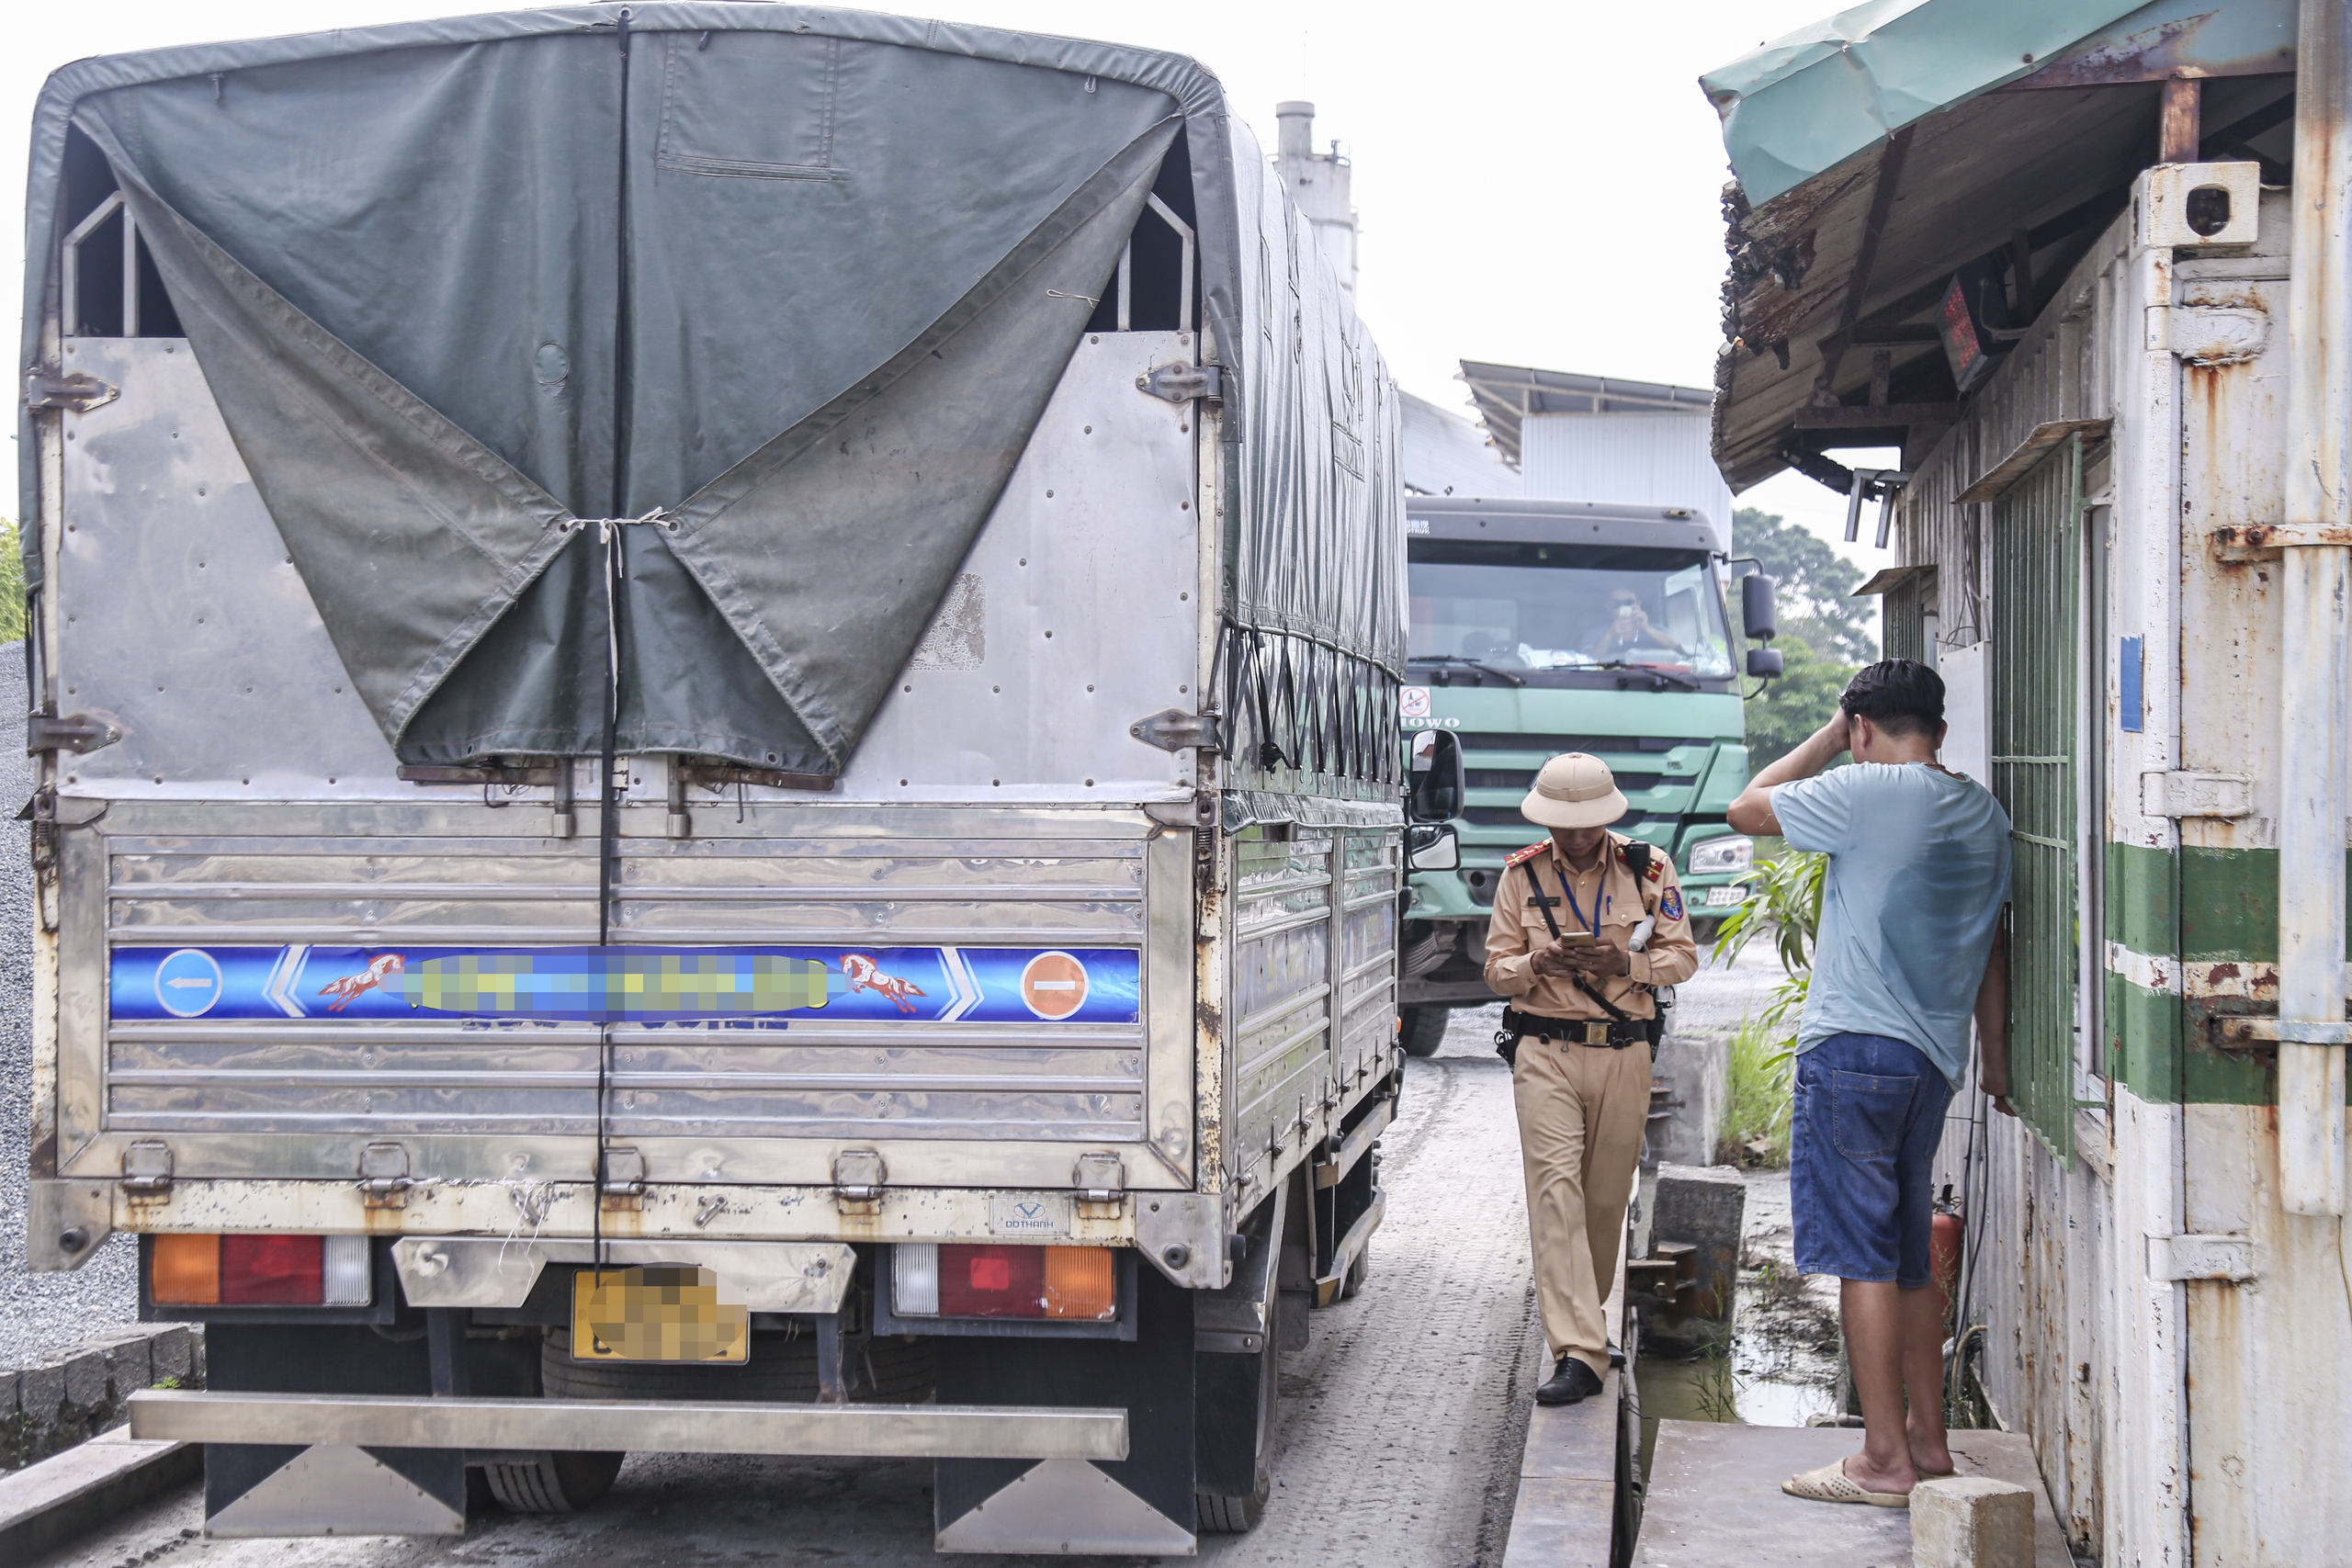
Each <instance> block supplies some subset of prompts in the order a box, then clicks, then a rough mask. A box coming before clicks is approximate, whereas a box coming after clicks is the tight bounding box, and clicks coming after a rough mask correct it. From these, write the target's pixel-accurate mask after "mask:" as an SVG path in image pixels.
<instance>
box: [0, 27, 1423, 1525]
mask: <svg viewBox="0 0 2352 1568" xmlns="http://www.w3.org/2000/svg"><path fill="white" fill-rule="evenodd" d="M30 200H31V214H30V233H31V243H30V245H29V247H28V257H29V273H30V276H29V280H28V294H27V302H28V308H27V311H26V334H27V336H26V341H25V345H24V354H25V362H26V363H27V364H28V366H29V367H32V371H31V376H30V379H29V382H28V399H27V404H28V413H27V415H26V421H25V425H24V431H23V435H24V439H23V442H22V446H23V450H24V454H25V459H26V461H25V467H24V484H25V491H24V511H23V513H22V514H23V516H24V517H25V518H26V520H27V524H28V526H27V528H26V539H27V567H28V581H29V583H30V584H31V594H32V600H31V605H32V611H33V623H32V624H33V628H34V630H33V635H32V636H31V637H30V638H29V639H28V649H29V656H30V658H31V660H32V665H33V667H32V671H31V681H32V686H31V690H32V692H33V694H34V700H35V702H36V703H37V705H38V711H37V712H36V713H35V714H34V715H33V716H32V719H31V725H30V738H31V743H32V745H33V747H34V748H35V750H36V751H37V752H38V754H39V756H40V775H39V789H38V793H37V795H36V796H35V798H34V802H33V805H32V807H31V808H30V816H31V818H32V822H33V828H32V833H33V844H34V849H33V857H34V863H35V866H36V869H37V875H38V898H39V919H38V921H37V927H38V929H37V931H36V932H35V935H34V964H35V970H36V973H37V975H38V976H39V980H38V982H37V984H38V988H39V998H38V1013H37V1031H38V1045H37V1051H36V1061H37V1066H36V1069H35V1071H36V1078H35V1082H34V1085H33V1090H34V1094H33V1100H34V1107H35V1110H34V1115H35V1126H34V1129H33V1143H32V1148H33V1154H32V1162H33V1164H32V1175H33V1182H32V1203H31V1216H30V1240H29V1247H30V1252H31V1256H32V1259H33V1263H34V1266H35V1267H37V1268H47V1269H63V1268H72V1267H74V1266H75V1265H77V1264H79V1263H80V1262H82V1261H83V1260H84V1259H85V1258H88V1257H90V1256H91V1255H92V1254H93V1253H94V1252H95V1251H96V1249H97V1248H98V1247H99V1246H100V1244H101V1243H102V1242H103V1241H104V1240H105V1239H106V1238H107V1236H108V1235H109V1233H113V1232H130V1233H136V1235H137V1237H138V1247H139V1259H140V1280H141V1312H142V1314H144V1315H146V1316H148V1317H150V1318H173V1319H195V1320H200V1321H203V1322H205V1323H207V1324H208V1325H209V1338H208V1345H209V1350H208V1356H209V1386H208V1387H207V1388H206V1389H205V1390H203V1391H201V1392H192V1391H183V1392H176V1393H150V1394H145V1395H141V1396H140V1398H139V1399H138V1401H137V1402H136V1404H135V1406H134V1409H133V1414H132V1416H131V1421H132V1427H133V1430H134V1432H136V1433H138V1434H140V1435H142V1436H169V1437H175V1438H185V1439H188V1440H193V1441H198V1442H202V1443H204V1444H206V1445H207V1448H206V1482H205V1485H206V1502H205V1506H206V1515H207V1525H208V1529H210V1530H211V1531H213V1532H214V1533H216V1534H222V1535H273V1534H300V1533H306V1532H318V1531H334V1532H338V1533H342V1532H348V1531H354V1530H358V1531H384V1532H395V1533H398V1532H409V1533H428V1534H429V1533H451V1532H456V1531H459V1530H461V1529H463V1528H464V1519H465V1506H466V1497H467V1493H468V1478H469V1472H479V1473H480V1474H481V1476H482V1477H483V1478H485V1480H486V1482H487V1487H488V1490H489V1491H490V1492H491V1493H492V1494H493V1495H495V1496H496V1497H497V1498H498V1499H499V1500H500V1501H501V1502H503V1504H504V1505H505V1506H508V1507H510V1508H519V1509H571V1508H576V1507H580V1506H586V1505H587V1504H589V1503H590V1502H592V1501H593V1500H594V1498H595V1496H596V1495H598V1494H600V1493H601V1492H602V1491H603V1490H604V1489H605V1487H606V1486H607V1485H609V1483H611V1481H612V1479H613V1477H614V1474H615V1472H616V1469H617V1467H618V1464H619V1461H620V1457H621V1456H622V1455H623V1454H625V1453H627V1452H628V1451H630V1450H669V1451H679V1450H692V1451H721V1452H749V1453H820V1454H847V1455H885V1456H915V1457H929V1458H932V1459H933V1460H935V1461H936V1463H937V1474H936V1485H935V1496H936V1515H937V1540H938V1544H939V1546H940V1547H941V1548H942V1549H943V1550H947V1551H1045V1552H1096V1551H1114V1552H1122V1553H1125V1552H1137V1553H1147V1554H1148V1553H1160V1554H1168V1553H1174V1554H1182V1553H1186V1552H1189V1551H1192V1550H1193V1546H1194V1542H1195V1538H1196V1534H1197V1532H1199V1531H1201V1530H1203V1529H1240V1528H1246V1527H1247V1526H1248V1525H1249V1524H1250V1523H1251V1522H1253V1521H1254V1520H1255V1519H1256V1517H1258V1513H1259V1511H1260V1510H1261V1508H1262V1507H1263V1506H1264V1504H1265V1500H1266V1496H1267V1491H1268V1486H1269V1471H1268V1466H1269V1463H1270V1460H1271V1455H1270V1452H1269V1434H1270V1432H1271V1430H1272V1419H1273V1410H1274V1404H1275V1399H1276V1394H1277V1382H1276V1379H1275V1373H1274V1357H1275V1352H1276V1350H1277V1348H1278V1347H1281V1346H1283V1345H1284V1344H1285V1343H1287V1344H1291V1345H1294V1346H1295V1344H1297V1343H1299V1342H1301V1341H1302V1339H1303V1337H1304V1335H1305V1334H1306V1308H1308V1307H1310V1306H1312V1305H1314V1304H1317V1303H1328V1302H1330V1301H1332V1300H1334V1299H1336V1298H1337V1297H1339V1296H1340V1295H1342V1294H1345V1293H1349V1292H1352V1291H1353V1289H1354V1288H1355V1287H1356V1285H1357V1284H1358V1282H1359V1281H1361V1280H1362V1279H1363V1274H1364V1270H1365V1247H1366V1241H1367V1238H1368V1237H1369V1235H1371V1233H1372V1231H1373V1229H1374V1227H1375V1226H1376V1225H1377V1224H1378V1223H1379V1219H1380V1215H1381V1212H1382V1201H1381V1197H1380V1194H1379V1192H1378V1191H1377V1190H1376V1189H1375V1187H1374V1161H1373V1160H1372V1158H1371V1157H1370V1150H1371V1146H1372V1145H1373V1143H1374V1140H1375V1139H1376V1138H1377V1137H1378V1136H1379V1134H1380V1132H1381V1130H1382V1128H1383V1127H1384V1126H1385V1124H1386V1122H1387V1119H1388V1117H1389V1115H1390V1112H1391V1108H1392V1106H1393V1104H1394V1095H1395V1091H1396V1086H1397V1067H1398V1063H1399V1057H1398V1055H1397V1050H1396V1047H1395V1043H1394V1040H1395V1034H1394V1031H1395V1017H1396V1011H1395V1009H1396V994H1395V977H1394V976H1395V956H1394V954H1395V942H1396V930H1397V924H1396V922H1397V901H1398V897H1399V894H1400V891H1401V886H1400V884H1401V879H1402V874H1403V870H1402V865H1401V863H1400V858H1401V841H1400V840H1401V838H1402V831H1403V829H1402V820H1403V818H1402V814H1401V809H1400V805H1399V792H1400V789H1401V787H1402V784H1403V782H1404V780H1403V776H1402V774H1403V766H1402V760H1401V758H1400V756H1399V749H1398V747H1397V743H1396V731H1395V728H1394V721H1393V718H1392V717H1391V716H1392V715H1393V714H1394V712H1395V711H1396V706H1395V705H1396V703H1397V691H1398V687H1399V677H1400V675H1401V673H1402V670H1403V658H1404V630H1403V625H1402V607H1403V567H1404V563H1403V558H1402V547H1403V537H1404V532H1403V524H1402V518H1401V515H1400V512H1399V507H1400V504H1401V491H1400V489H1399V487H1398V485H1397V481H1396V480H1395V479H1394V477H1393V468H1392V464H1393V456H1394V453H1395V449H1396V411H1395V399H1394V394H1393V392H1392V390H1391V389H1390V386H1389V381H1388V378H1387V375H1386V373H1385V368H1384V367H1383V365H1382V363H1381V360H1380V358H1379V356H1378V355H1377V353H1376V351H1375V350H1374V347H1373V345H1372V344H1371V343H1370V341H1369V340H1368V339H1367V338H1366V336H1365V335H1364V333H1363V329H1362V327H1361V326H1360V325H1359V324H1358V323H1357V322H1356V321H1355V320H1354V318H1353V315H1352V313H1351V310H1350V309H1349V307H1348V306H1347V304H1346V303H1345V300H1344V298H1343V296H1342V295H1341V294H1340V290H1339V289H1338V288H1337V286H1336V285H1335V284H1334V282H1333V280H1332V279H1331V277H1330V276H1329V272H1328V270H1327V269H1326V267H1325V265H1324V264H1323V262H1322V261H1321V259H1320V257H1319V256H1318V254H1317V250H1316V246H1315V243H1314V240H1313V237H1312V235H1311V233H1310V232H1309V231H1308V227H1307V225H1306V223H1305V222H1303V221H1302V220H1300V219H1299V217H1298V214H1297V212H1296V210H1295V209H1294V208H1293V207H1292V206H1291V205H1290V204H1289V203H1288V202H1287V200H1286V199H1285V197H1283V193H1282V192H1281V190H1280V188H1279V186H1278V185H1277V184H1276V182H1275V181H1274V180H1273V179H1272V177H1271V176H1270V174H1269V172H1268V170H1267V168H1266V165H1265V163H1264V160H1263V159H1262V158H1261V155H1260V153H1259V152H1258V150H1257V148H1256V147H1255V146H1254V145H1253V143H1252V142H1251V141H1250V136H1249V133H1248V131H1247V130H1244V129H1243V127H1242V122H1241V121H1240V119H1239V118H1238V117H1237V116H1235V115H1233V114H1232V113H1231V112H1230V110H1229V108H1228V107H1227V103H1226V101H1225V98H1224V96H1223V94H1222V91H1221V89H1220V88H1219V86H1218V85H1217V84H1216V80H1215V79H1214V78H1213V77H1211V76H1210V75H1209V74H1208V73H1206V72H1205V71H1204V70H1202V69H1201V68H1200V67H1198V66H1196V65H1194V64H1193V63H1192V62H1189V61H1186V60H1182V59H1179V58H1175V57H1171V56H1168V55H1161V54H1154V53H1149V52H1145V51H1136V50H1130V49H1124V48H1119V47H1114V46H1110V45H1103V44H1093V43H1081V42H1074V41H1070V40H1067V39H1050V38H1040V37H1023V36H1018V35H1014V34H1009V33H1002V32H994V31H989V30H987V29H981V28H953V27H947V26H944V25H941V24H936V23H926V22H916V21H905V20H899V19H897V18H893V17H879V16H871V15H865V14H861V13H855V12H836V11H819V10H803V9H798V8H796V7H793V6H731V5H728V6H721V5H697V4H681V5H658V4H657V5H638V6H629V7H622V6H576V7H571V8H562V9H553V10H543V11H533V12H527V13H517V14H514V15H509V16H501V17H476V18H469V19H465V20H459V21H448V22H437V23H429V24H416V25H405V26H397V27H388V28H379V29H374V30H366V31H345V32H338V33H334V34H322V35H319V36H317V37H313V38H298V39H281V40H276V41H269V42H259V43H242V44H226V45H219V46H206V47H195V48H187V49H179V50H173V51H164V52H160V53H154V54H146V55H137V56H126V57H120V58H113V59H103V60H96V61H90V62H83V63H81V64H77V65H74V66H71V67H68V68H67V69H65V70H63V71H61V72H60V73H57V74H56V75H55V76H53V77H52V78H51V81H50V83H49V85H48V86H47V88H46V90H45V91H44V93H43V95H42V96H41V99H40V107H39V110H38V115H37V118H36V121H35V125H34V135H33V157H32V175H31V184H30Z"/></svg>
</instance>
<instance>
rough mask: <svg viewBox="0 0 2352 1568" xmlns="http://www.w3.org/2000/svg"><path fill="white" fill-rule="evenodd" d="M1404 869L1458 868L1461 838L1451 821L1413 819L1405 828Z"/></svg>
mask: <svg viewBox="0 0 2352 1568" xmlns="http://www.w3.org/2000/svg"><path fill="white" fill-rule="evenodd" d="M1405 869H1406V870H1407V871H1408V872H1412V871H1460V870H1461V869H1462V840H1460V839H1458V838H1456V837H1454V834H1453V823H1451V822H1416V823H1414V824H1413V825H1412V826H1411V827H1409V828H1408V829H1405Z"/></svg>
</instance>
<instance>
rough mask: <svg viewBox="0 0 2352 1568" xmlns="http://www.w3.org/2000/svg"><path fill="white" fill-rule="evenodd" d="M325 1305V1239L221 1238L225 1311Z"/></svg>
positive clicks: (222, 1296)
mask: <svg viewBox="0 0 2352 1568" xmlns="http://www.w3.org/2000/svg"><path fill="white" fill-rule="evenodd" d="M325 1299H326V1238H325V1237H324V1236H316V1235H224V1236H222V1237H221V1238H220V1302H221V1304H222V1305H224V1306H262V1305H269V1306H277V1305H316V1304H317V1303H320V1302H322V1301H324V1300H325Z"/></svg>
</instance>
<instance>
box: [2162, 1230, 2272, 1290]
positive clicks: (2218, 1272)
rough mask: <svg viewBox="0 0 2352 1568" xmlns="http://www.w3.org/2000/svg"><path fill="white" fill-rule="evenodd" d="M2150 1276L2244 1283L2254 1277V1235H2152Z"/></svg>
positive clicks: (2167, 1278) (2165, 1278)
mask: <svg viewBox="0 0 2352 1568" xmlns="http://www.w3.org/2000/svg"><path fill="white" fill-rule="evenodd" d="M2148 1278H2149V1279H2151V1280H2228V1281H2229V1282H2231V1283H2233V1284H2243V1283H2244V1282H2245V1281H2246V1280H2251V1279H2253V1278H2254V1238H2253V1237H2251V1236H2245V1235H2150V1236H2149V1237H2148Z"/></svg>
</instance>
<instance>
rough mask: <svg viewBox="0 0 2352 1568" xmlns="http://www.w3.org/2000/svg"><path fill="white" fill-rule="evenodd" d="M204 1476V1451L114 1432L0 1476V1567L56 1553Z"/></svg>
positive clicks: (119, 1429) (125, 1431) (120, 1429)
mask: <svg viewBox="0 0 2352 1568" xmlns="http://www.w3.org/2000/svg"><path fill="white" fill-rule="evenodd" d="M203 1473H204V1449H203V1447H202V1445H200V1444H197V1443H169V1442H135V1441H133V1440H131V1438H130V1431H129V1428H127V1427H116V1428H115V1429H114V1430H113V1431H111V1432H107V1433H103V1434H101V1435H99V1436H98V1437H96V1438H91V1439H90V1440H89V1441H88V1442H86V1443H83V1444H80V1445H78V1446H77V1447H74V1448H71V1449H68V1450H65V1451H64V1452H63V1453H62V1454H59V1455H57V1456H56V1457H55V1458H53V1459H49V1460H45V1461H42V1462H40V1463H39V1464H35V1465H31V1466H28V1467H27V1468H26V1469H24V1470H20V1471H17V1472H15V1473H14V1474H11V1475H6V1476H0V1562H28V1561H30V1560H31V1559H32V1558H34V1557H36V1556H39V1555H40V1554H41V1553H43V1552H46V1551H54V1550H55V1549H56V1548H58V1547H60V1546H62V1545H63V1544H65V1543H66V1542H68V1541H70V1540H73V1539H74V1537H76V1536H79V1535H83V1534H85V1533H87V1532H88V1531H90V1530H93V1529H97V1528H99V1527H100V1526H101V1525H104V1524H106V1523H107V1522H108V1521H109V1520H112V1519H116V1518H119V1517H120V1516H121V1515H122V1513H123V1512H124V1511H125V1510H126V1509H129V1508H134V1507H137V1506H139V1505H141V1504H142V1503H145V1502H147V1501H149V1500H151V1499H152V1498H154V1497H158V1496H161V1495H163V1494H164V1493H165V1492H168V1491H170V1490H172V1489H173V1488H174V1487H176V1486H184V1485H186V1484H187V1483H189V1482H191V1481H194V1480H196V1479H197V1478H198V1476H200V1475H202V1474H203ZM174 1544H177V1543H176V1542H175V1543H174Z"/></svg>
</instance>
